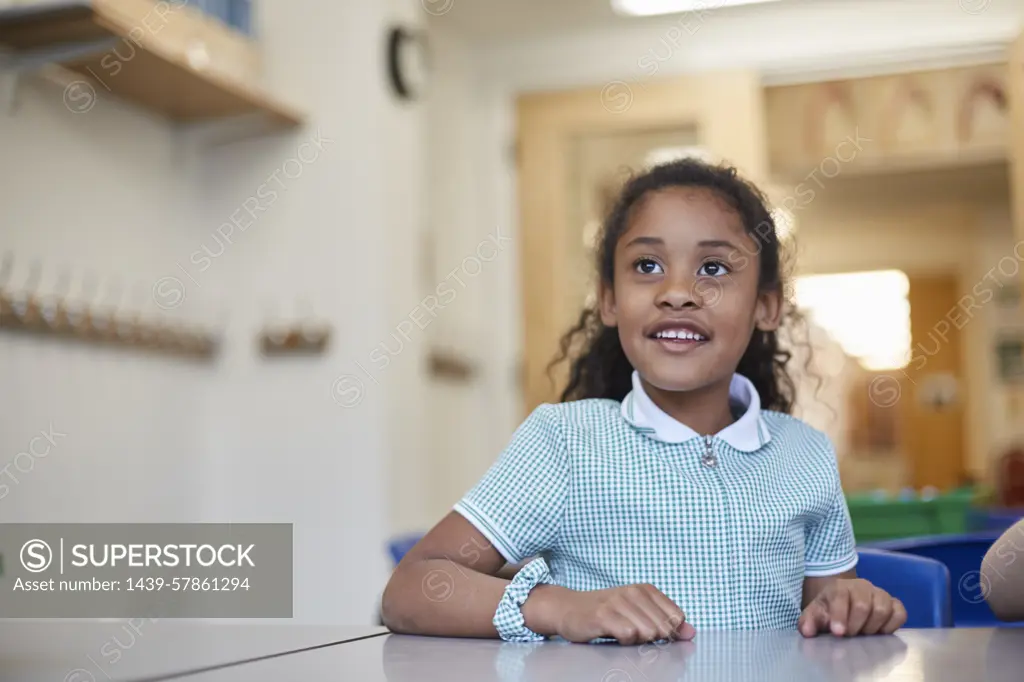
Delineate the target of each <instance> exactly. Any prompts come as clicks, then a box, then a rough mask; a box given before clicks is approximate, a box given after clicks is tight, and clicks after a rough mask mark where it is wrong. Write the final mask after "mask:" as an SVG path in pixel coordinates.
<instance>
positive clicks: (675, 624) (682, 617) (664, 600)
mask: <svg viewBox="0 0 1024 682" xmlns="http://www.w3.org/2000/svg"><path fill="white" fill-rule="evenodd" d="M647 596H648V597H649V598H650V600H651V603H653V604H654V606H655V607H656V608H657V609H658V610H659V612H660V614H661V620H663V621H664V622H665V625H666V626H667V628H668V632H667V634H666V635H665V637H666V638H668V639H675V638H678V637H681V636H682V630H683V627H682V626H683V625H684V624H685V623H686V614H684V613H683V610H682V609H681V608H679V606H678V605H676V603H675V602H674V601H672V600H671V599H669V598H668V596H667V595H666V594H665V593H664V592H662V591H661V590H659V589H658V588H656V587H654V586H653V585H652V586H650V588H649V589H648V590H647ZM690 629H691V630H692V629H693V626H692V625H691V626H690Z"/></svg>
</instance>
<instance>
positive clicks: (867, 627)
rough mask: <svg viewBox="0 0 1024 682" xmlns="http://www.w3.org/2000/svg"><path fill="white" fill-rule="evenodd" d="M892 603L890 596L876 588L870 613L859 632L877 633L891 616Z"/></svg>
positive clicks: (865, 633)
mask: <svg viewBox="0 0 1024 682" xmlns="http://www.w3.org/2000/svg"><path fill="white" fill-rule="evenodd" d="M893 605H894V600H893V598H892V597H890V596H889V595H888V594H886V593H885V592H882V591H881V590H876V591H875V596H874V597H873V598H872V600H871V615H870V616H868V619H867V621H866V622H865V623H864V627H863V628H862V629H861V634H863V635H877V634H878V632H879V630H881V629H882V626H883V625H885V624H886V623H888V622H889V619H890V618H891V617H892V609H893Z"/></svg>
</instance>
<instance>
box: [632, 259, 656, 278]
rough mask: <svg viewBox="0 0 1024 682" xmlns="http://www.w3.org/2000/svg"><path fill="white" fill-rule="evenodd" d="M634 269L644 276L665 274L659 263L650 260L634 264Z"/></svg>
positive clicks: (641, 260)
mask: <svg viewBox="0 0 1024 682" xmlns="http://www.w3.org/2000/svg"><path fill="white" fill-rule="evenodd" d="M633 267H634V268H635V269H636V271H637V272H639V273H640V274H643V275H660V274H661V273H662V272H663V271H662V269H661V266H660V265H658V262H657V261H654V260H652V259H650V258H641V259H639V260H638V261H637V262H636V263H634V264H633Z"/></svg>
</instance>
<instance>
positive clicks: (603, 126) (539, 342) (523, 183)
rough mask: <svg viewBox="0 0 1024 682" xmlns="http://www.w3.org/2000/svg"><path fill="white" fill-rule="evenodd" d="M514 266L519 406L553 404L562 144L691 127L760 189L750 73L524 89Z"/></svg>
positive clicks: (758, 87)
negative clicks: (517, 303)
mask: <svg viewBox="0 0 1024 682" xmlns="http://www.w3.org/2000/svg"><path fill="white" fill-rule="evenodd" d="M516 124H517V147H518V156H519V159H518V166H519V181H518V205H519V249H520V251H519V253H520V256H519V262H520V265H519V268H520V289H521V314H522V317H521V319H522V320H523V332H522V333H523V345H522V348H523V375H524V376H523V386H522V390H523V399H524V409H525V413H529V412H530V411H532V410H533V409H534V408H535V407H537V406H538V405H540V404H541V403H546V402H556V401H557V400H558V394H559V391H560V388H561V386H563V385H564V371H562V372H559V373H555V374H554V378H555V380H556V382H557V383H556V384H555V385H552V383H551V381H550V380H549V379H548V376H547V367H548V364H549V363H550V361H551V360H552V359H553V358H554V354H555V351H556V349H557V347H558V345H557V344H558V339H559V338H560V337H561V335H562V334H563V333H564V332H565V331H566V330H567V329H568V328H569V325H570V324H571V323H572V322H573V321H574V320H575V318H576V317H577V316H578V314H579V311H578V310H567V309H566V308H567V307H568V303H567V302H566V301H567V298H568V297H565V296H556V295H552V294H553V292H560V291H564V290H565V288H564V287H565V285H566V281H567V280H566V278H565V277H564V276H561V273H560V270H559V265H560V264H564V263H566V262H568V261H567V259H566V253H565V249H566V239H565V238H564V237H565V232H564V230H565V229H566V228H567V225H566V219H567V216H568V207H569V204H568V197H569V184H568V179H569V170H570V167H569V163H568V158H567V157H568V151H569V143H570V141H571V140H572V138H573V137H574V136H577V135H580V134H586V133H591V134H594V133H598V134H599V133H615V132H628V131H636V130H649V129H657V128H663V129H668V128H677V129H678V128H683V127H693V128H694V129H695V131H696V132H697V136H698V139H699V141H700V144H701V145H702V146H704V147H706V148H708V149H709V150H710V151H711V152H712V153H714V154H715V155H716V156H718V157H719V158H721V159H723V160H725V161H727V162H729V163H731V164H733V165H735V166H736V167H737V168H738V169H739V170H740V171H741V172H742V173H743V174H744V175H745V176H746V177H747V178H748V179H750V180H752V181H753V182H755V183H757V184H758V185H760V186H762V187H765V183H767V182H768V180H769V175H768V150H767V145H766V142H765V140H766V133H765V125H766V123H765V113H764V87H763V84H762V82H761V77H760V74H758V73H757V72H754V71H727V72H717V73H702V74H697V75H687V76H684V77H680V78H672V79H665V80H660V81H645V82H643V83H640V82H634V83H626V82H622V81H618V82H613V83H609V84H607V85H605V86H604V87H595V88H584V89H577V90H571V91H563V92H554V93H550V92H545V93H530V94H523V95H521V96H519V97H518V98H517V101H516Z"/></svg>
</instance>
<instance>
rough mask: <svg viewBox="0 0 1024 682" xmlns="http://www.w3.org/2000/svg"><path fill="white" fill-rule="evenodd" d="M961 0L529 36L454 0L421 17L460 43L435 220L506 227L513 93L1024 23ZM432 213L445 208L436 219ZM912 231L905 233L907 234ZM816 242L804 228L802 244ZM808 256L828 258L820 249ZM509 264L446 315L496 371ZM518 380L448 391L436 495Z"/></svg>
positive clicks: (721, 15) (833, 60)
mask: <svg viewBox="0 0 1024 682" xmlns="http://www.w3.org/2000/svg"><path fill="white" fill-rule="evenodd" d="M708 4H709V6H713V5H714V3H708ZM965 6H966V7H967V8H968V9H971V10H977V9H978V8H979V7H981V5H979V4H978V3H970V4H966V5H965V4H964V3H958V2H955V1H950V2H934V1H933V0H907V1H906V2H900V3H892V2H889V1H887V0H864V1H861V2H849V1H846V0H822V1H820V2H813V3H812V2H793V3H786V4H783V3H780V4H778V5H775V4H771V5H763V6H755V7H753V8H751V9H750V10H749V11H741V10H729V11H726V10H723V11H720V12H716V11H713V10H712V11H709V12H706V13H703V14H700V13H697V14H690V15H685V16H678V15H677V16H667V17H658V18H652V19H648V20H640V21H637V22H636V23H635V27H634V28H628V27H627V28H623V27H622V26H621V25H620V26H617V27H606V28H595V27H593V26H588V27H583V28H578V29H577V28H573V27H571V26H570V27H568V28H566V29H565V30H561V31H557V32H556V31H554V30H544V31H540V30H538V32H537V35H535V36H531V37H529V38H527V39H519V38H517V37H516V36H514V35H510V36H507V37H506V38H504V39H495V38H494V37H493V35H494V33H495V31H494V30H493V27H491V28H490V29H489V30H487V31H486V32H485V33H483V35H485V36H486V39H485V40H481V39H477V38H476V37H475V35H476V32H475V31H474V30H473V28H472V27H471V26H470V27H466V26H464V25H463V24H464V22H461V21H457V20H458V19H459V17H458V16H457V13H458V12H460V4H459V3H455V4H454V5H452V6H451V7H450V10H449V11H448V13H447V14H444V15H442V16H437V17H431V23H430V25H431V28H432V31H433V33H434V35H435V36H440V37H442V38H443V40H442V42H443V44H444V46H449V45H450V44H452V43H454V42H456V41H458V42H460V43H461V44H460V46H459V47H458V49H455V50H452V51H450V52H447V53H446V52H442V54H441V55H440V58H439V59H438V63H439V68H438V70H437V78H438V82H437V83H436V84H435V91H437V92H443V93H445V96H444V97H438V98H437V99H435V100H433V101H432V102H431V104H430V107H431V113H430V118H429V137H430V139H431V140H433V141H434V143H433V144H432V145H431V147H430V148H429V150H428V160H429V165H430V167H431V168H434V169H436V170H435V172H434V173H433V174H432V175H431V176H430V177H429V178H428V180H427V182H428V196H429V199H428V206H429V210H430V214H431V215H432V216H434V217H435V226H436V227H435V229H438V230H439V231H441V232H443V233H445V234H448V235H451V236H450V237H449V238H451V239H455V238H456V237H455V235H458V239H460V240H462V241H463V242H466V241H472V239H473V238H481V236H482V235H483V234H485V233H486V231H487V230H489V229H490V228H491V226H492V225H493V224H494V222H495V221H499V222H501V223H502V224H507V225H508V226H509V229H510V230H513V231H515V229H516V226H517V221H516V218H515V208H514V207H515V168H514V164H513V163H512V162H511V159H510V156H509V148H510V146H511V145H512V144H513V142H514V137H515V116H514V101H515V96H516V94H517V93H520V92H525V91H536V90H547V89H560V88H573V87H579V86H601V85H603V84H607V83H610V82H612V81H617V80H618V81H624V82H625V83H627V84H628V85H630V87H634V86H637V85H638V84H641V83H643V82H644V81H646V80H648V79H651V78H656V77H664V76H669V75H673V74H679V73H683V72H688V71H706V70H715V69H731V68H754V69H758V70H760V71H761V72H762V73H763V74H764V77H765V82H766V83H785V82H798V81H800V80H813V79H818V78H825V77H843V76H853V75H868V74H872V73H879V72H883V71H886V70H900V69H903V68H908V67H917V66H919V67H923V68H927V67H941V66H945V65H950V64H958V63H970V62H987V61H992V60H999V59H1002V58H1003V56H1004V54H1005V46H1006V44H1007V41H1008V40H1009V39H1010V38H1011V37H1013V36H1015V35H1017V33H1018V32H1019V31H1020V30H1021V26H1022V23H1024V6H1022V5H1021V4H1020V3H1019V2H1017V1H1016V0H990V1H989V2H987V3H985V4H984V7H983V9H982V11H974V12H973V13H968V12H965V11H964V9H963V8H964V7H965ZM523 11H528V9H525V8H524V10H523ZM460 26H461V28H459V27H460ZM595 105H596V103H595ZM454 110H457V111H458V112H459V113H458V115H457V116H455V115H452V113H451V112H452V111H454ZM440 140H446V141H447V142H445V143H441V142H440ZM442 168H447V169H461V171H460V173H461V175H459V176H458V177H459V178H461V180H460V181H458V182H456V181H455V180H454V176H452V175H449V174H447V173H445V172H440V169H442ZM781 189H783V190H785V188H781ZM439 216H443V217H444V219H443V220H440V221H437V217H439ZM948 217H949V216H948V215H944V218H948ZM870 221H871V219H870V218H865V220H864V221H863V222H862V224H861V227H862V228H864V229H866V230H867V231H869V232H871V231H872V230H876V229H884V228H882V227H874V226H872V224H871V222H870ZM958 222H959V223H960V224H963V223H962V221H960V219H959V218H957V219H956V220H954V221H949V220H945V221H944V224H949V225H952V224H954V223H958ZM442 239H444V238H443V237H442ZM918 240H919V237H917V236H911V237H907V240H906V241H907V243H908V244H909V243H917V244H919V243H920V242H919V241H918ZM869 243H870V240H867V239H862V240H861V244H864V245H867V244H869ZM957 243H958V242H950V243H949V244H948V246H949V248H943V249H942V250H941V254H933V255H938V256H940V257H941V258H942V259H944V260H945V261H946V262H956V261H957V260H958V259H959V258H960V257H961V252H959V251H958V250H957V248H956V247H957ZM817 246H820V244H818V245H815V244H814V243H813V240H812V243H811V244H809V245H807V247H808V248H811V249H815V248H817ZM865 251H866V249H865V248H861V249H859V251H858V253H864V252H865ZM911 253H918V254H919V253H920V250H919V249H918V250H915V251H913V252H911ZM818 255H819V256H821V258H822V259H823V258H824V257H825V254H824V252H822V251H821V250H820V249H819V251H818ZM923 264H924V263H922V265H923ZM518 273H519V265H518V263H516V264H513V265H512V267H509V268H507V269H501V271H500V273H498V274H497V275H496V279H495V280H494V281H493V282H491V281H490V280H488V282H487V288H486V289H484V290H482V291H481V292H480V297H481V301H482V303H481V307H480V308H471V309H469V310H466V309H460V310H458V311H453V317H456V318H457V320H458V322H453V323H452V324H459V325H461V326H462V328H463V329H465V330H472V331H473V332H474V333H475V334H479V335H480V337H481V338H482V339H483V343H484V345H485V347H487V348H488V350H489V354H490V356H489V361H488V362H489V364H490V365H492V366H493V367H494V368H495V370H494V371H495V374H501V373H510V372H512V371H513V369H514V368H515V367H516V365H517V362H518V360H519V354H520V348H521V337H520V333H519V331H518V330H519V326H518V323H519V318H520V315H521V311H520V309H519V307H518V304H516V305H512V302H513V299H512V297H513V296H515V297H517V296H518V292H519V287H520V281H519V275H518ZM516 300H518V299H517V298H516ZM467 333H468V332H467ZM518 389H519V387H518V385H516V384H510V383H507V382H505V383H503V382H502V381H500V380H491V379H488V380H484V379H481V380H479V381H478V382H476V383H474V384H472V385H470V386H467V387H463V388H457V389H450V390H449V392H450V393H451V394H452V395H458V396H459V399H460V400H463V401H465V403H464V404H465V405H466V409H464V410H459V411H458V412H457V413H455V414H451V413H449V414H447V415H446V417H445V421H444V422H443V423H444V427H443V428H441V427H438V428H436V429H435V431H434V432H432V433H433V435H432V445H431V448H432V452H433V453H434V454H433V455H432V461H434V462H435V463H436V466H437V467H438V468H439V470H442V471H446V472H452V473H451V474H450V475H446V478H445V480H444V481H442V482H441V483H439V484H438V486H439V487H438V490H439V491H440V492H439V498H438V504H437V505H436V506H438V507H439V506H440V505H441V504H442V503H446V502H447V501H448V500H450V499H451V498H452V497H453V496H454V495H456V494H458V493H459V492H460V491H461V490H462V489H463V488H464V487H465V486H466V485H468V484H471V483H472V482H473V481H474V480H475V479H476V478H477V477H478V476H479V475H480V474H481V473H482V472H483V470H484V469H485V468H486V466H487V465H489V464H490V463H491V462H492V461H493V459H494V458H495V457H496V456H497V454H498V453H499V451H500V449H501V448H502V447H503V446H504V445H505V443H506V442H507V440H508V437H509V436H510V435H511V433H512V430H513V429H514V428H515V426H516V425H518V423H519V421H520V419H521V418H522V416H523V415H522V414H521V413H520V412H519V401H520V396H519V392H518ZM481 392H482V393H481ZM479 400H486V401H488V404H491V403H494V402H495V401H497V402H500V403H501V404H505V405H508V406H509V409H507V410H504V411H502V413H501V418H500V419H499V420H497V421H490V422H482V421H481V419H480V416H481V412H480V411H479V408H478V406H479V404H480V403H479ZM474 408H476V409H474ZM438 411H439V408H435V409H434V412H435V414H436V413H437V412H438ZM453 434H457V435H453Z"/></svg>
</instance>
